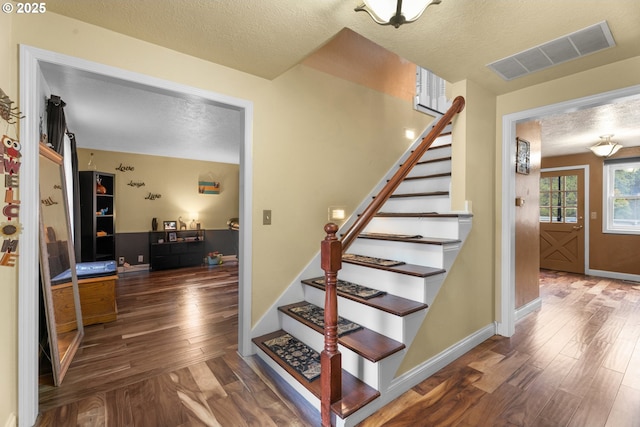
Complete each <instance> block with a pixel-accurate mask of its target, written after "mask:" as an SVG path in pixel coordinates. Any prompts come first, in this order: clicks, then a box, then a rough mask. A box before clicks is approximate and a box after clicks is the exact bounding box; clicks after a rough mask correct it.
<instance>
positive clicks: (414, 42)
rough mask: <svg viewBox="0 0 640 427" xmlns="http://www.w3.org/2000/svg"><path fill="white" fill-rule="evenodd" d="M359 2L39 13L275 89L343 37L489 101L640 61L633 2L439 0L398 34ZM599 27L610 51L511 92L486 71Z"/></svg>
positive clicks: (148, 4)
mask: <svg viewBox="0 0 640 427" xmlns="http://www.w3.org/2000/svg"><path fill="white" fill-rule="evenodd" d="M359 2H360V0H277V1H265V0H189V1H184V0H136V1H131V0H48V1H47V9H48V10H50V11H52V12H56V13H59V14H62V15H67V16H70V17H73V18H76V19H80V20H82V21H85V22H88V23H91V24H95V25H98V26H101V27H105V28H108V29H111V30H114V31H117V32H119V33H123V34H127V35H130V36H133V37H136V38H139V39H142V40H146V41H148V42H151V43H155V44H158V45H161V46H166V47H169V48H171V49H174V50H176V51H179V52H184V53H187V54H190V55H193V56H196V57H200V58H203V59H206V60H209V61H212V62H215V63H218V64H223V65H226V66H229V67H231V68H235V69H238V70H242V71H245V72H248V73H251V74H254V75H257V76H261V77H265V78H267V79H273V78H275V77H277V76H278V75H280V74H282V73H283V72H285V71H286V70H288V69H289V68H291V67H293V66H294V65H296V64H298V63H299V62H301V61H302V60H303V59H304V58H305V57H306V56H308V55H309V54H311V53H312V52H313V51H314V50H316V49H318V48H319V47H320V46H322V45H323V44H324V43H326V42H327V41H328V40H330V39H331V38H332V37H333V36H335V35H336V34H337V33H338V32H339V31H340V30H341V29H342V28H345V27H347V28H350V29H352V30H353V31H355V32H356V33H358V34H361V35H362V36H364V37H366V38H367V39H369V40H371V41H373V42H374V43H376V44H378V45H380V46H382V47H384V48H386V49H387V50H390V51H391V52H394V53H396V54H398V55H399V56H401V57H403V58H405V59H407V60H409V61H411V62H413V63H415V64H417V65H419V66H421V67H424V68H428V69H430V70H432V71H434V72H435V73H436V74H438V75H439V76H441V77H443V78H444V79H445V80H447V81H450V82H457V81H460V80H463V79H471V80H473V81H475V82H476V83H479V84H480V85H481V86H483V87H485V88H487V89H489V90H491V91H493V92H495V93H497V94H500V93H506V92H510V91H512V90H515V89H519V88H522V87H525V86H529V85H532V84H536V83H540V82H543V81H546V80H550V79H555V78H558V77H562V76H566V75H569V74H573V73H576V72H579V71H583V70H585V69H589V68H592V67H597V66H600V65H604V64H608V63H611V62H615V61H619V60H622V59H626V58H630V57H634V56H638V55H640V43H639V42H638V41H639V40H640V25H638V23H639V22H640V1H637V0H561V1H559V0H508V1H506V0H443V1H442V3H441V4H439V5H434V6H430V7H429V8H428V9H427V10H426V12H425V13H424V14H423V15H422V17H421V18H420V19H419V20H418V21H416V22H414V23H412V24H408V25H404V26H402V27H400V28H398V29H395V28H393V27H389V26H385V27H383V26H379V25H376V24H374V23H373V21H372V20H371V18H370V17H369V16H368V15H367V14H366V13H364V12H354V10H353V9H354V7H355V6H357V5H358V3H359ZM605 20H606V21H607V23H608V25H609V27H610V28H611V32H612V34H613V37H614V39H615V41H616V43H617V47H615V48H613V49H608V50H605V51H602V52H599V53H596V54H593V55H589V56H587V57H584V58H580V59H577V60H575V61H571V62H568V63H564V64H561V65H559V66H557V67H553V68H550V69H547V70H543V71H540V72H538V73H535V74H532V75H530V76H527V77H524V78H521V79H516V80H513V81H510V82H505V81H503V80H502V79H501V78H500V77H498V76H497V75H496V74H494V73H493V72H492V71H490V70H489V69H488V68H487V67H486V65H487V64H489V63H491V62H493V61H495V60H498V59H501V58H504V57H506V56H509V55H512V54H514V53H517V52H520V51H522V50H525V49H528V48H531V47H534V46H537V45H539V44H542V43H544V42H547V41H549V40H553V39H555V38H558V37H560V36H563V35H566V34H569V33H572V32H574V31H577V30H579V29H582V28H584V27H587V26H589V25H593V24H596V23H598V22H601V21H605Z"/></svg>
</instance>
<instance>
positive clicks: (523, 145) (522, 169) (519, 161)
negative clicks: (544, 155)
mask: <svg viewBox="0 0 640 427" xmlns="http://www.w3.org/2000/svg"><path fill="white" fill-rule="evenodd" d="M516 144H517V146H516V173H521V174H523V175H529V168H530V166H529V150H530V148H529V147H530V146H531V144H529V141H525V140H524V139H522V138H516Z"/></svg>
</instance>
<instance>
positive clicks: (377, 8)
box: [355, 0, 442, 28]
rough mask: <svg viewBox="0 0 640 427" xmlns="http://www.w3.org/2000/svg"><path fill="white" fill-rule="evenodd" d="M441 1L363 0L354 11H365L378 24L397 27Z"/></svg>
mask: <svg viewBox="0 0 640 427" xmlns="http://www.w3.org/2000/svg"><path fill="white" fill-rule="evenodd" d="M441 1H442V0H409V1H407V2H406V4H403V2H402V0H364V3H363V4H361V5H360V6H358V7H356V8H355V11H356V12H367V13H368V14H369V16H371V18H372V19H373V20H374V21H376V22H377V23H378V24H380V25H393V26H394V27H396V28H398V27H399V26H400V25H402V24H408V23H410V22H413V21H415V20H417V19H418V18H420V15H422V12H424V10H425V9H426V8H427V7H428V6H430V5H432V4H440V2H441Z"/></svg>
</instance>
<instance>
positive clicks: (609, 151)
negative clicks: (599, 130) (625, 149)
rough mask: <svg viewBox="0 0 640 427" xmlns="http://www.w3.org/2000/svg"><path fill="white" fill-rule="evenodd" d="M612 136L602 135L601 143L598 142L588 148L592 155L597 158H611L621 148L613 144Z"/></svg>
mask: <svg viewBox="0 0 640 427" xmlns="http://www.w3.org/2000/svg"><path fill="white" fill-rule="evenodd" d="M612 136H613V135H603V136H601V137H600V139H601V140H602V141H600V142H598V143H597V144H596V145H594V146H592V147H589V149H590V150H591V151H593V154H595V155H596V156H598V157H609V156H613V155H614V154H616V153H617V152H618V150H620V149H621V148H622V145H621V144H618V143H617V142H613V141H612V140H611V137H612Z"/></svg>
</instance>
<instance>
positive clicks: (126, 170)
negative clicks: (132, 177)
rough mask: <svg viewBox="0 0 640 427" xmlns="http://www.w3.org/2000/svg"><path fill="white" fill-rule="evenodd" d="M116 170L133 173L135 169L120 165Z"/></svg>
mask: <svg viewBox="0 0 640 427" xmlns="http://www.w3.org/2000/svg"><path fill="white" fill-rule="evenodd" d="M116 170H117V171H120V172H133V171H134V170H135V168H134V167H133V166H126V165H123V164H122V163H120V165H119V166H118V167H117V168H116Z"/></svg>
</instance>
